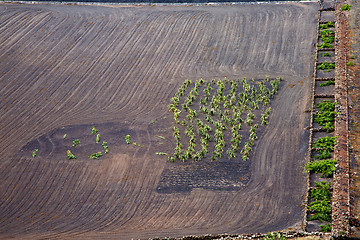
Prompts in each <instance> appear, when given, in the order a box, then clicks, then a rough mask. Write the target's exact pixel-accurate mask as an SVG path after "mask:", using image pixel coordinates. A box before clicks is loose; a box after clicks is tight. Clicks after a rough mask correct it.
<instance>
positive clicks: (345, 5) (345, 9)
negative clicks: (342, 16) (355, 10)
mask: <svg viewBox="0 0 360 240" xmlns="http://www.w3.org/2000/svg"><path fill="white" fill-rule="evenodd" d="M350 9H351V5H349V4H347V3H346V4H344V5H342V6H341V11H350Z"/></svg>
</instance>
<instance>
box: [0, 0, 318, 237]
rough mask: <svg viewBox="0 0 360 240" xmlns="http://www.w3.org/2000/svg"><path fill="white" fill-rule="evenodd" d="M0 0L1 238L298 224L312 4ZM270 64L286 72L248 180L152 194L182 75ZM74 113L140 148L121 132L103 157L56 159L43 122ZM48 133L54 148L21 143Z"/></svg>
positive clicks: (58, 121) (236, 74)
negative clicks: (20, 0)
mask: <svg viewBox="0 0 360 240" xmlns="http://www.w3.org/2000/svg"><path fill="white" fill-rule="evenodd" d="M0 8H1V10H2V11H3V12H2V15H1V16H0V28H1V29H2V31H1V32H0V42H1V43H2V44H1V49H2V50H4V51H0V52H2V53H3V54H1V56H0V58H1V60H2V61H1V62H0V69H6V70H5V71H6V73H4V74H2V75H1V77H0V82H1V83H2V86H4V87H3V88H0V113H1V114H0V128H1V129H2V131H1V133H0V146H1V147H0V154H1V156H2V158H1V161H0V166H1V168H0V169H1V170H0V176H1V177H2V179H3V182H2V183H0V199H1V202H0V219H1V221H2V224H1V226H0V237H1V238H9V237H18V238H22V239H24V238H29V239H31V238H33V239H39V238H72V239H76V238H79V239H88V238H98V237H100V236H101V238H102V239H113V238H117V239H129V238H148V237H156V236H182V235H187V234H207V233H224V232H227V233H248V232H266V231H273V230H280V229H283V228H287V227H291V226H293V225H294V224H300V223H301V220H302V216H301V214H302V209H301V206H300V204H301V201H302V199H301V197H302V196H301V195H302V193H303V192H304V191H305V187H306V184H305V177H304V176H302V163H303V162H304V161H303V158H304V156H305V153H302V152H301V151H299V149H300V148H301V145H302V144H304V143H302V142H300V141H299V140H297V139H300V135H301V134H303V128H304V126H306V124H307V122H306V117H305V116H304V113H303V110H304V109H305V106H306V104H307V100H306V96H308V95H309V94H310V85H311V69H312V66H311V64H310V63H309V61H310V59H311V53H312V50H311V46H312V40H311V39H312V38H311V37H310V36H314V39H315V34H316V24H315V18H316V12H317V5H316V4H299V3H296V4H260V5H233V6H223V5H221V6H192V7H190V6H156V7H102V6H64V5H59V6H57V5H47V4H41V5H40V4H39V5H36V4H34V5H27V4H5V3H2V4H0ZM25 18H26V19H25ZM299 19H301V21H299ZM90 23H91V24H90ZM42 29H44V32H46V33H45V35H44V34H41V33H42ZM293 29H296V31H295V32H294V30H293ZM289 42H291V43H292V45H290V44H289ZM22 58H23V59H22ZM10 66H11V68H9V67H10ZM2 71H4V70H2ZM265 75H269V76H271V77H278V76H283V78H284V79H285V84H284V87H283V88H282V89H281V91H280V93H279V95H278V96H277V97H276V99H275V100H274V102H275V103H274V104H275V105H274V107H273V109H274V110H273V114H272V115H271V120H270V125H269V126H268V127H267V129H266V131H265V132H264V134H263V136H262V137H261V139H259V140H258V143H257V144H256V146H257V147H256V151H255V154H254V156H253V160H252V164H251V172H252V177H251V179H250V182H249V183H248V185H247V186H245V187H244V189H242V190H241V191H211V190H205V189H193V190H192V191H191V192H189V193H187V194H183V193H174V194H158V193H157V192H156V191H155V188H156V185H157V184H158V181H159V180H160V177H161V174H162V172H163V170H164V169H166V168H167V167H168V165H169V163H168V162H167V161H166V160H165V159H163V158H160V157H158V156H156V155H155V154H154V153H155V152H156V151H158V149H159V148H161V149H164V151H168V152H170V151H171V149H170V148H171V146H170V145H169V144H168V142H169V140H170V139H172V136H171V132H170V131H166V129H167V128H169V127H170V126H171V125H170V124H171V119H170V117H169V114H167V111H168V110H167V104H168V101H169V99H170V97H171V96H172V95H173V94H174V93H175V91H176V90H177V88H178V86H179V85H180V84H181V83H182V81H183V80H184V79H187V78H189V79H192V80H197V79H199V78H204V79H207V80H210V79H212V78H223V77H224V76H228V78H231V79H238V78H243V77H250V78H252V77H254V78H263V77H264V76H265ZM304 79H305V80H304ZM300 80H303V81H305V84H304V85H303V86H301V85H300V84H297V82H298V81H300ZM287 84H297V85H296V86H295V87H293V88H288V87H287ZM42 89H43V90H42ZM294 104H296V106H298V107H296V108H294V107H293V106H294ZM153 120H155V123H154V124H153V125H152V124H151V122H152V121H153ZM125 121H128V124H126V125H123V124H120V123H124V122H125ZM109 122H113V123H112V124H113V125H107V124H108V123H109ZM80 124H90V125H94V124H95V125H96V126H97V125H99V128H101V127H103V128H101V134H102V136H106V135H107V134H114V130H115V129H116V128H118V129H120V130H116V131H119V132H117V133H116V134H119V133H120V132H126V131H133V132H134V134H133V135H132V136H134V137H137V138H139V139H136V142H137V143H139V144H142V145H145V146H146V147H145V148H144V149H142V148H141V149H139V148H137V147H135V146H128V145H126V144H125V142H124V136H123V135H116V134H115V135H111V136H113V138H111V139H114V141H113V142H112V143H111V144H112V146H111V148H110V155H109V156H106V157H104V158H102V159H101V160H99V161H96V160H88V159H82V158H81V159H77V160H74V161H68V160H66V157H65V156H64V159H61V157H60V156H57V155H56V154H57V152H56V148H54V146H55V147H56V144H58V142H59V141H58V140H54V139H53V136H52V135H51V134H49V133H51V132H52V131H54V130H56V129H59V128H60V127H62V126H73V129H76V128H79V129H81V127H80ZM149 124H150V125H151V126H150V125H149ZM77 126H78V127H77ZM111 131H112V132H111ZM103 134H104V135H103ZM154 135H162V136H164V137H166V139H167V140H166V143H165V144H164V145H161V146H160V145H158V144H157V140H154V138H153V136H154ZM42 136H43V137H46V138H44V140H45V141H46V142H44V144H45V146H47V147H45V148H46V149H40V151H39V154H40V153H41V152H44V153H48V154H49V155H48V157H45V156H40V155H39V157H38V158H35V159H32V158H31V157H30V155H31V154H30V153H27V152H23V153H21V152H20V150H21V149H22V147H23V146H25V145H26V144H27V143H29V142H31V141H33V140H36V139H40V137H42ZM109 136H110V135H109ZM54 137H55V136H54ZM104 139H105V138H104ZM115 139H116V140H115ZM109 144H110V142H109ZM305 145H306V142H305ZM18 153H19V154H18ZM21 154H25V155H26V156H25V155H23V156H22V155H21ZM284 206H285V207H284ZM285 209H290V210H289V211H287V210H285ZM260 216H261V217H260ZM260 218H261V220H259V219H260Z"/></svg>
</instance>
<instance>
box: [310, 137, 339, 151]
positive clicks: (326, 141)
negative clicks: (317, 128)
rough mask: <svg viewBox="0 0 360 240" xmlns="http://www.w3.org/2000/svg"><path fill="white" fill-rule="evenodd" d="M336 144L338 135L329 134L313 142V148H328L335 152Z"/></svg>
mask: <svg viewBox="0 0 360 240" xmlns="http://www.w3.org/2000/svg"><path fill="white" fill-rule="evenodd" d="M335 144H336V137H329V136H326V137H321V138H319V139H318V140H316V141H315V142H314V143H313V144H312V149H314V150H328V151H330V152H333V151H334V147H335Z"/></svg>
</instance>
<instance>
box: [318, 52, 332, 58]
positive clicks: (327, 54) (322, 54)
mask: <svg viewBox="0 0 360 240" xmlns="http://www.w3.org/2000/svg"><path fill="white" fill-rule="evenodd" d="M320 55H321V56H322V57H331V53H329V52H325V53H321V54H320Z"/></svg>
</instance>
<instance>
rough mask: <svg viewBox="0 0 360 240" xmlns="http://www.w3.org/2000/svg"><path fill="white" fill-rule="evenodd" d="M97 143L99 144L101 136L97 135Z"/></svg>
mask: <svg viewBox="0 0 360 240" xmlns="http://www.w3.org/2000/svg"><path fill="white" fill-rule="evenodd" d="M95 141H96V143H99V142H100V134H99V133H98V134H96V139H95Z"/></svg>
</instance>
